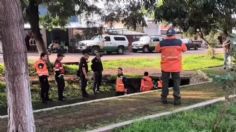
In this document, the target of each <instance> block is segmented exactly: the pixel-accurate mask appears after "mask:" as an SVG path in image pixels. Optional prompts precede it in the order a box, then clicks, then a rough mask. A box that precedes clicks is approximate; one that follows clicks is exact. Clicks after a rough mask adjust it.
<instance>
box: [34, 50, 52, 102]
mask: <svg viewBox="0 0 236 132" xmlns="http://www.w3.org/2000/svg"><path fill="white" fill-rule="evenodd" d="M47 61H48V55H47V54H46V53H41V55H40V59H39V60H38V61H37V62H36V63H35V64H34V67H35V69H36V72H37V74H38V77H39V82H40V87H41V92H40V96H41V99H42V103H45V104H46V103H47V101H50V99H49V95H48V92H49V87H50V86H49V83H48V76H49V72H48V68H47Z"/></svg>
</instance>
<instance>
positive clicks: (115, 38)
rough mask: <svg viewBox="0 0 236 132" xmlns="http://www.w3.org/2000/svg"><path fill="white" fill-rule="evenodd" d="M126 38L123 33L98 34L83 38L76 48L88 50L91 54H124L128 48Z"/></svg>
mask: <svg viewBox="0 0 236 132" xmlns="http://www.w3.org/2000/svg"><path fill="white" fill-rule="evenodd" d="M128 44H129V42H128V39H127V38H126V36H123V35H98V36H94V37H93V38H92V39H91V40H83V41H80V42H79V43H78V44H77V49H78V50H80V51H82V50H89V51H90V52H91V53H92V54H95V53H96V52H105V53H107V54H108V53H112V52H117V53H118V54H124V53H125V51H126V50H127V49H128Z"/></svg>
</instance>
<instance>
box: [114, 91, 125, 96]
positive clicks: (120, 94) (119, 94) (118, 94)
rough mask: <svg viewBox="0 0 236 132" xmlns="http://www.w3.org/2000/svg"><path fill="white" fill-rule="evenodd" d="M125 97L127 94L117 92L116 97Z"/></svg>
mask: <svg viewBox="0 0 236 132" xmlns="http://www.w3.org/2000/svg"><path fill="white" fill-rule="evenodd" d="M122 95H125V92H116V96H122Z"/></svg>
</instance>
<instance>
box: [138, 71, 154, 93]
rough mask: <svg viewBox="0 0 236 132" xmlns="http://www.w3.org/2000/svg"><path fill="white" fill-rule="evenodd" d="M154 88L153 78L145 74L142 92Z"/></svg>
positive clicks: (142, 81)
mask: <svg viewBox="0 0 236 132" xmlns="http://www.w3.org/2000/svg"><path fill="white" fill-rule="evenodd" d="M153 86H154V85H153V82H152V78H151V77H150V76H149V75H148V72H144V77H143V78H142V80H141V87H140V91H141V92H145V91H150V90H152V89H153Z"/></svg>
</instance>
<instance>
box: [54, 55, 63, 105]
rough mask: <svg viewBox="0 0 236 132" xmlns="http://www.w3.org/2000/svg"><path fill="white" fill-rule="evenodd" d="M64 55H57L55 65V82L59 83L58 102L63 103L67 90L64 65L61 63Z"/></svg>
mask: <svg viewBox="0 0 236 132" xmlns="http://www.w3.org/2000/svg"><path fill="white" fill-rule="evenodd" d="M63 57H64V55H63V54H60V53H58V54H57V59H56V61H55V63H54V72H55V80H56V82H57V88H58V100H59V101H63V100H64V98H65V97H64V96H63V91H64V88H65V80H64V73H65V70H64V67H63V64H62V63H61V61H62V59H63Z"/></svg>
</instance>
